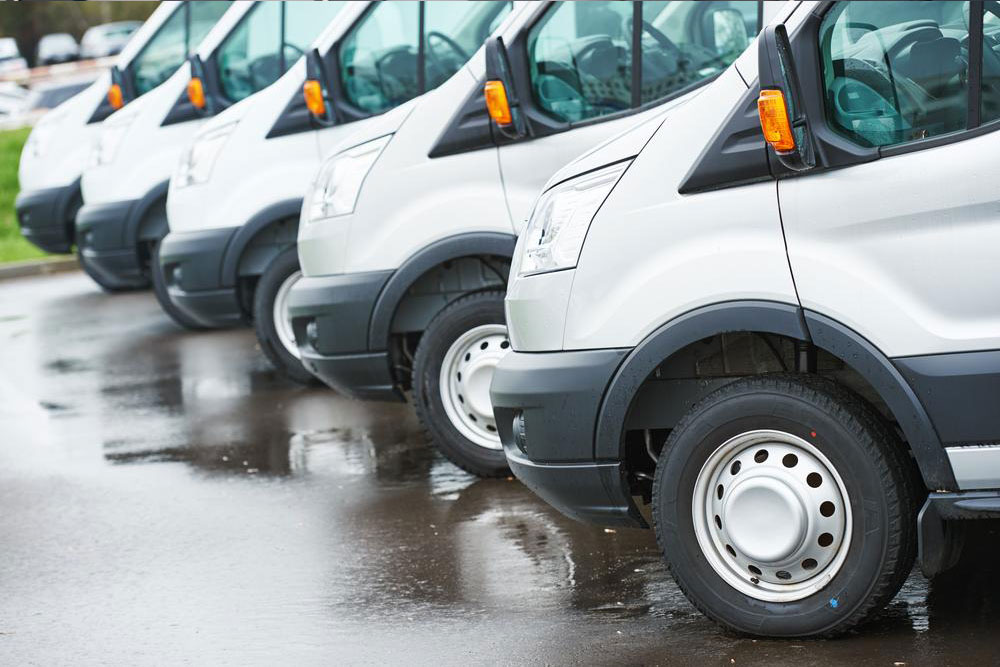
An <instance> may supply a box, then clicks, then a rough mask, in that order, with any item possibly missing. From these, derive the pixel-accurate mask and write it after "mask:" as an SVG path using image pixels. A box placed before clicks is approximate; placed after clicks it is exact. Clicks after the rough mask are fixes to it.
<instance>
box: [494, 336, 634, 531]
mask: <svg viewBox="0 0 1000 667" xmlns="http://www.w3.org/2000/svg"><path fill="white" fill-rule="evenodd" d="M627 353H628V350H625V349H610V350H582V351H571V352H548V353H523V352H512V353H510V354H508V355H507V356H506V357H504V359H503V361H501V362H500V365H499V366H498V367H497V369H496V371H495V373H494V375H493V385H492V388H491V391H490V396H491V400H492V402H493V413H494V415H495V417H496V421H497V431H498V433H499V435H500V440H501V441H502V442H503V447H504V452H505V453H506V454H507V461H508V462H509V463H510V468H511V470H512V471H513V472H514V475H516V476H517V478H518V479H520V480H521V481H522V482H524V484H525V486H527V487H528V488H530V489H531V490H532V491H534V492H535V493H537V494H538V495H539V496H541V497H542V498H543V499H544V500H545V501H546V502H548V503H549V504H550V505H552V506H553V507H555V508H556V509H558V510H559V511H561V512H562V513H563V514H566V515H567V516H569V517H572V518H574V519H578V520H581V521H587V522H590V523H597V524H602V525H612V526H631V527H646V522H645V520H644V519H643V518H642V516H641V514H640V513H639V509H638V507H637V506H636V505H635V502H634V501H633V500H632V497H631V494H630V493H629V487H628V482H627V480H626V479H625V475H624V471H623V469H622V465H621V461H598V460H596V459H595V458H594V433H595V431H596V428H597V420H598V416H599V414H600V411H601V408H602V404H603V399H604V392H605V389H606V388H607V386H608V383H609V382H610V381H611V378H612V376H613V375H614V373H615V371H616V370H617V368H618V366H619V365H620V364H621V362H622V360H623V359H624V358H625V355H626V354H627Z"/></svg>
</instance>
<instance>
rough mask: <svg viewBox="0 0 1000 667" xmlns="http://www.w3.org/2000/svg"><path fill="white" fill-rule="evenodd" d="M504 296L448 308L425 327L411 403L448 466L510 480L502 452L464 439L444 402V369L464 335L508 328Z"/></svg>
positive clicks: (472, 297) (477, 297)
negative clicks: (493, 326)
mask: <svg viewBox="0 0 1000 667" xmlns="http://www.w3.org/2000/svg"><path fill="white" fill-rule="evenodd" d="M503 300H504V293H503V292H501V291H497V290H491V291H487V292H476V293H473V294H469V295H467V296H463V297H461V298H459V299H456V300H455V301H453V302H452V303H450V304H449V305H448V306H447V307H446V308H444V310H442V311H441V312H440V313H438V314H437V315H436V316H435V317H434V319H433V320H431V323H430V324H429V325H428V326H427V329H426V331H424V334H423V336H422V337H421V339H420V344H419V345H418V346H417V352H416V354H415V355H414V360H413V402H414V405H415V407H416V411H417V417H418V418H419V419H420V422H421V423H422V424H423V426H424V429H425V430H426V432H427V435H428V438H429V440H430V442H431V443H432V444H433V445H434V446H436V447H437V448H438V450H440V452H441V453H442V454H444V455H445V456H446V457H447V458H448V460H449V461H451V462H452V463H454V464H455V465H457V466H458V467H459V468H462V469H463V470H465V471H466V472H470V473H472V474H473V475H476V476H478V477H506V476H508V475H510V467H509V466H508V464H507V457H506V455H504V453H503V450H502V449H496V450H494V449H487V448H485V447H483V446H480V445H477V444H476V443H474V442H473V441H471V440H469V439H468V438H466V437H465V436H463V435H462V434H461V432H460V431H459V430H458V428H456V427H455V425H454V424H453V423H452V421H451V419H450V418H449V417H448V413H447V411H446V410H445V407H444V401H443V399H442V397H441V386H440V384H441V380H440V378H441V367H442V364H443V363H444V358H445V355H446V354H447V352H448V349H449V348H450V347H451V346H452V344H453V343H455V341H457V340H458V339H459V338H460V337H461V336H462V335H463V334H465V333H466V332H468V331H470V330H471V329H473V328H475V327H477V326H481V325H485V324H503V325H506V323H507V322H506V318H505V316H504V309H503Z"/></svg>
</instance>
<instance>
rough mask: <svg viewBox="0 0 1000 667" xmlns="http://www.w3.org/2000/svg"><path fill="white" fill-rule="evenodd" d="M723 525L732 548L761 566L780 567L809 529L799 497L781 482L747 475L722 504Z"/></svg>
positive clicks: (800, 543)
mask: <svg viewBox="0 0 1000 667" xmlns="http://www.w3.org/2000/svg"><path fill="white" fill-rule="evenodd" d="M722 520H723V525H724V526H725V527H726V532H727V533H728V534H729V537H730V539H731V540H732V543H733V546H734V547H735V548H736V549H737V550H738V551H740V552H741V553H743V554H745V555H746V556H747V557H749V558H750V559H751V560H754V561H757V562H758V563H761V564H779V563H781V562H783V561H785V560H787V559H788V558H789V557H790V556H791V555H792V554H794V553H795V551H796V550H797V549H798V548H799V547H800V546H801V545H802V541H803V539H804V538H805V535H806V533H807V530H808V527H809V521H808V514H807V512H806V508H805V506H804V504H803V502H802V499H801V498H799V495H798V494H797V493H795V491H794V490H793V489H792V488H791V487H790V486H789V485H788V483H786V482H785V481H783V480H779V479H776V478H774V477H770V476H764V475H761V476H748V477H746V478H744V479H743V480H740V482H739V483H737V484H736V485H735V486H734V487H733V488H732V490H731V491H730V493H729V496H728V498H727V499H726V502H725V504H724V505H723V519H722Z"/></svg>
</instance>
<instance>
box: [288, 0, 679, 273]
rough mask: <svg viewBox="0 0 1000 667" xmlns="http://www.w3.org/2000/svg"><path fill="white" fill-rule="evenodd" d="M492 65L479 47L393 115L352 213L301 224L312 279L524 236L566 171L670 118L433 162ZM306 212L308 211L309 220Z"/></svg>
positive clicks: (637, 117)
mask: <svg viewBox="0 0 1000 667" xmlns="http://www.w3.org/2000/svg"><path fill="white" fill-rule="evenodd" d="M519 4H520V3H519ZM530 18H531V12H530V11H519V10H515V12H513V13H512V15H511V16H510V17H509V18H508V21H506V22H505V25H503V26H501V27H500V28H499V29H498V31H497V33H495V34H499V35H501V36H503V37H504V41H505V42H507V43H510V42H511V41H513V38H514V36H515V35H516V34H517V33H518V32H519V31H520V30H523V29H524V28H525V26H526V25H527V22H528V20H529V19H530ZM485 67H486V62H485V49H480V50H479V52H478V53H476V55H475V56H473V58H472V59H471V60H470V61H469V62H468V63H467V65H466V67H465V68H463V69H462V70H461V71H460V72H458V73H456V74H455V75H454V76H453V77H452V78H451V79H450V80H449V81H447V82H446V83H444V84H443V85H442V86H441V87H439V88H438V89H437V90H434V91H431V92H429V93H427V94H425V95H424V96H423V97H421V98H418V100H417V101H415V102H414V107H413V109H412V111H411V112H409V114H408V115H407V116H406V117H405V119H399V118H398V117H393V118H392V120H393V121H395V120H400V121H401V122H400V124H399V126H398V129H397V130H396V131H395V134H394V136H393V138H392V140H391V141H390V142H389V144H388V146H387V147H386V148H385V150H384V152H383V153H382V155H381V156H380V157H379V158H378V161H377V162H376V163H375V165H374V166H373V168H372V170H371V171H370V172H369V173H368V176H367V178H366V179H365V182H364V186H363V187H362V190H361V193H360V195H359V197H358V201H357V204H356V206H355V210H354V212H353V213H352V214H349V215H343V216H338V217H335V218H329V219H326V220H321V221H316V222H309V221H307V220H305V219H303V220H302V221H301V222H300V224H299V238H298V247H299V260H300V262H301V264H302V269H303V274H304V275H305V276H320V275H334V274H343V273H361V272H368V271H381V270H393V269H397V268H399V267H400V266H401V265H402V264H404V263H405V262H406V261H407V260H408V259H409V258H410V257H412V256H414V255H416V254H417V253H419V252H420V251H421V250H423V249H424V248H426V247H427V246H428V245H430V244H432V243H434V242H436V241H439V240H441V239H445V238H448V237H452V236H456V235H459V234H464V233H472V232H501V233H507V234H517V233H518V232H519V231H520V230H521V228H522V227H523V225H524V223H525V222H526V221H527V218H528V215H529V213H530V211H531V207H532V205H533V203H534V200H535V197H536V196H537V194H538V192H539V191H540V190H541V189H542V187H543V185H544V184H545V183H546V181H548V180H549V179H550V178H551V177H552V175H553V174H554V173H555V172H557V171H558V170H559V169H560V168H561V167H562V166H563V165H565V164H566V163H567V162H569V161H571V160H572V159H573V158H575V157H576V156H578V155H579V154H580V153H581V152H582V151H585V150H587V149H588V148H589V147H592V146H594V145H597V144H600V143H602V142H603V141H605V140H606V139H608V138H609V137H613V136H615V135H617V134H619V133H621V132H623V131H625V130H627V129H629V128H631V127H633V126H635V125H639V124H642V123H644V122H645V121H647V120H649V119H652V118H655V117H658V116H660V115H662V114H663V110H664V106H662V105H661V106H656V107H653V108H650V109H647V110H644V111H642V112H639V113H634V114H629V115H625V116H622V117H617V118H611V119H608V120H604V121H602V122H595V123H589V124H583V125H581V126H580V127H577V128H574V129H572V130H569V131H565V132H560V133H557V134H554V135H550V136H547V137H542V138H539V139H534V140H526V141H519V142H515V143H513V144H508V145H504V146H501V147H499V148H497V147H490V148H484V149H479V150H475V151H469V152H466V153H459V154H456V155H447V156H443V157H437V158H429V157H428V156H427V155H428V152H429V151H430V150H431V148H432V147H433V146H434V144H435V142H436V141H437V139H438V137H439V136H440V135H441V133H442V132H443V131H444V130H445V128H446V127H447V125H448V123H449V122H450V120H451V118H452V117H453V115H454V114H455V112H456V110H457V108H458V106H459V105H461V104H462V103H464V101H465V100H466V99H468V97H469V95H471V94H474V93H475V91H476V89H477V88H479V87H480V86H482V82H483V80H484V77H485ZM695 94H697V91H696V92H695V93H692V94H691V95H695ZM670 104H671V105H676V104H679V100H675V101H673V102H671V103H670ZM391 131H392V130H389V129H388V127H387V126H386V124H383V125H381V126H377V125H373V126H370V127H366V128H364V129H363V130H359V131H358V132H356V133H354V134H352V135H351V136H350V137H349V138H348V139H346V140H345V141H344V142H342V143H341V144H340V146H338V148H337V149H336V151H335V152H339V151H342V150H346V149H348V148H351V147H353V146H357V145H359V144H362V143H364V142H366V141H370V140H372V139H376V138H378V137H380V136H384V135H386V134H388V133H390V132H391ZM307 202H308V195H307ZM307 209H308V204H307V205H306V206H304V207H303V211H304V217H305V216H306V213H305V212H306V211H307ZM345 239H346V242H347V243H346V248H345V247H344V246H343V245H342V244H343V242H344V240H345Z"/></svg>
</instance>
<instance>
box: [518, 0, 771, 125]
mask: <svg viewBox="0 0 1000 667" xmlns="http://www.w3.org/2000/svg"><path fill="white" fill-rule="evenodd" d="M640 7H641V9H639V8H640ZM637 15H638V19H639V24H638V26H636V25H635V21H634V19H635V17H636V16H637ZM758 30H759V25H758V3H757V2H642V3H638V2H628V3H626V2H564V3H558V4H557V5H556V6H555V7H553V9H552V10H550V11H549V12H548V13H547V14H546V15H545V16H544V17H543V18H542V20H541V21H539V22H538V23H537V24H535V25H534V26H533V27H532V29H531V30H530V32H529V34H528V59H529V62H530V75H531V83H532V94H533V96H534V99H535V102H536V103H537V104H538V106H539V107H540V108H541V109H542V110H543V111H545V112H546V113H548V114H549V115H551V116H553V117H555V118H557V119H558V120H561V121H565V122H571V123H572V122H578V121H582V120H587V119H590V118H595V117H600V116H605V115H608V114H613V113H616V112H619V111H625V110H628V109H633V108H636V107H639V106H642V105H645V104H649V103H651V102H656V101H657V100H661V99H664V98H666V97H669V96H671V95H673V94H675V93H677V92H678V91H680V90H683V89H684V88H687V87H689V86H691V85H693V84H695V83H698V82H699V81H703V80H705V79H707V78H709V77H712V76H715V75H716V74H719V73H720V72H722V71H723V70H724V69H725V68H726V67H728V66H729V65H730V64H731V63H732V62H733V60H735V59H736V57H737V56H739V55H740V54H741V53H742V52H743V51H744V50H745V49H746V48H747V46H749V44H750V41H751V39H753V36H754V35H756V34H757V32H758ZM637 79H638V81H639V87H638V88H637V89H636V88H635V87H634V86H633V82H634V81H636V80H637Z"/></svg>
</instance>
